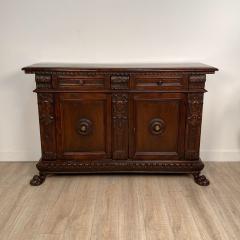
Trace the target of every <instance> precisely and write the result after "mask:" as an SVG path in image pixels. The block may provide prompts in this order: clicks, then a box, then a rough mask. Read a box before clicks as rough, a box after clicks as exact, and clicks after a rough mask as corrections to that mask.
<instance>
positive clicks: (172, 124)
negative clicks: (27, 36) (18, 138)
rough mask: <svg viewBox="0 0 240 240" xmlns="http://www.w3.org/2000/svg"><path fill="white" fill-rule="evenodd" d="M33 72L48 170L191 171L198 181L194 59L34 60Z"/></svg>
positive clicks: (201, 180)
mask: <svg viewBox="0 0 240 240" xmlns="http://www.w3.org/2000/svg"><path fill="white" fill-rule="evenodd" d="M23 70H24V71H25V73H32V74H35V79H36V85H37V88H36V89H35V92H36V93H37V96H38V110H39V122H40V135H41V149H42V157H41V159H40V160H39V162H38V163H37V168H38V170H39V175H35V176H34V177H33V179H32V180H31V182H30V183H31V185H40V184H41V183H42V182H43V181H44V180H45V178H46V176H47V174H51V173H99V172H101V173H111V172H135V173H138V172H139V173H190V174H193V176H194V180H195V182H196V183H198V184H199V185H204V186H206V185H208V184H209V181H208V180H207V178H206V177H205V176H204V175H200V171H201V170H202V169H203V167H204V164H203V162H202V161H201V159H200V158H199V147H200V133H201V121H202V107H203V95H204V93H205V92H206V90H205V89H204V85H205V81H206V74H210V73H214V72H215V71H216V70H217V69H216V68H214V67H211V66H208V65H204V64H200V63H196V64H194V63H191V64H152V65H143V66H140V65H126V66H124V65H118V66H117V65H84V64H83V65H80V64H58V63H41V64H34V65H31V66H28V67H25V68H23Z"/></svg>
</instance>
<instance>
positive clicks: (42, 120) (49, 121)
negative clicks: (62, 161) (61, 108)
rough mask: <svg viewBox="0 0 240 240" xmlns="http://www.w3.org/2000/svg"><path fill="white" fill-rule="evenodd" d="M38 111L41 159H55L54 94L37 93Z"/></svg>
mask: <svg viewBox="0 0 240 240" xmlns="http://www.w3.org/2000/svg"><path fill="white" fill-rule="evenodd" d="M37 96H38V111H39V124H40V135H41V148H42V158H43V159H55V158H56V138H55V111H54V94H52V93H38V95H37Z"/></svg>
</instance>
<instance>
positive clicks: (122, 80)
mask: <svg viewBox="0 0 240 240" xmlns="http://www.w3.org/2000/svg"><path fill="white" fill-rule="evenodd" d="M128 83H129V76H128V75H126V76H125V75H119V76H118V75H114V76H111V89H114V90H124V89H128Z"/></svg>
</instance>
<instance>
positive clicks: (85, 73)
mask: <svg viewBox="0 0 240 240" xmlns="http://www.w3.org/2000/svg"><path fill="white" fill-rule="evenodd" d="M25 73H28V74H38V75H68V76H75V75H79V76H95V75H96V74H98V75H106V76H109V75H113V74H114V75H129V76H130V75H158V76H159V75H162V76H164V75H168V76H169V75H171V76H179V75H181V74H189V75H196V71H183V72H163V71H161V70H160V71H159V70H156V71H151V70H149V71H134V70H131V71H130V70H129V71H122V72H120V71H119V72H118V71H116V72H115V71H104V70H101V71H97V70H87V71H86V70H83V71H78V70H75V71H72V70H66V71H53V70H52V71H48V70H36V69H35V70H25ZM208 73H214V71H205V70H204V71H203V74H202V75H204V74H208ZM198 75H199V72H198Z"/></svg>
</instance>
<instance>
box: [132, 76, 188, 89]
mask: <svg viewBox="0 0 240 240" xmlns="http://www.w3.org/2000/svg"><path fill="white" fill-rule="evenodd" d="M133 88H135V89H139V90H140V89H141V90H183V89H187V78H184V76H183V75H180V74H179V75H169V76H168V75H156V76H154V75H149V76H148V75H146V76H136V77H135V78H134V81H133Z"/></svg>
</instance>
